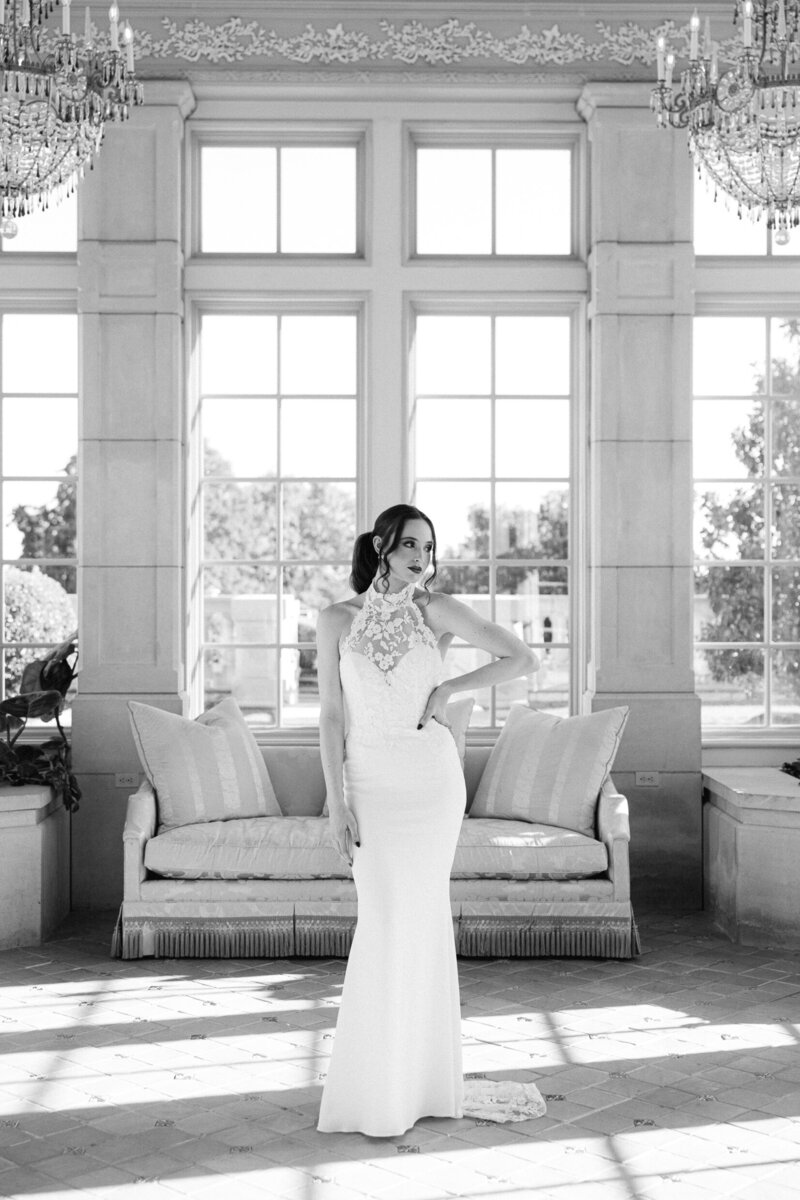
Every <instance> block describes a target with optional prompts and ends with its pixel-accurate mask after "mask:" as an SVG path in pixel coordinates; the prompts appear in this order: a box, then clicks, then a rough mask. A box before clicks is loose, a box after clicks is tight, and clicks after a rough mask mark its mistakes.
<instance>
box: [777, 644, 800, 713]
mask: <svg viewBox="0 0 800 1200" xmlns="http://www.w3.org/2000/svg"><path fill="white" fill-rule="evenodd" d="M771 657H772V724H773V725H800V650H775V651H773V654H772V656H771Z"/></svg>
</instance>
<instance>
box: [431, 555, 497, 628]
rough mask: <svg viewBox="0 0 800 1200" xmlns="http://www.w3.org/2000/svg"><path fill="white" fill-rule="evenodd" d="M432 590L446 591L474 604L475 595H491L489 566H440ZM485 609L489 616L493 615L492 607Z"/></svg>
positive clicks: (449, 594)
mask: <svg viewBox="0 0 800 1200" xmlns="http://www.w3.org/2000/svg"><path fill="white" fill-rule="evenodd" d="M431 591H433V592H444V593H445V594H446V595H448V596H455V597H456V598H457V599H459V600H464V601H465V603H467V604H472V603H473V601H474V597H475V596H488V595H489V568H488V567H454V566H450V565H448V566H440V567H439V569H438V571H437V572H436V578H435V579H434V581H433V583H432V584H431ZM484 611H485V613H486V616H487V617H491V607H489V608H486V609H485V610H484Z"/></svg>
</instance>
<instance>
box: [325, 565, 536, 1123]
mask: <svg viewBox="0 0 800 1200" xmlns="http://www.w3.org/2000/svg"><path fill="white" fill-rule="evenodd" d="M414 591H415V585H414V584H413V583H412V584H410V585H409V586H408V587H407V588H404V589H403V590H402V591H401V592H397V593H393V594H389V595H384V594H382V593H378V592H376V591H375V589H374V587H371V588H370V589H369V591H368V592H367V594H366V597H365V601H364V606H363V608H362V609H361V610H360V611H359V613H358V614H357V616H356V617H355V619H354V621H353V623H352V626H351V628H350V630H349V632H348V634H347V635H346V636H345V637H344V638H343V639H342V642H341V644H340V675H341V681H342V690H343V694H344V703H345V717H346V741H345V762H344V785H345V800H346V802H347V804H348V805H349V806H350V808H351V809H352V810H353V812H354V813H355V816H356V820H357V822H358V831H359V840H360V842H361V845H360V847H355V848H354V851H353V876H354V879H355V883H356V890H357V893H358V924H357V927H356V933H355V936H354V939H353V944H352V947H351V950H350V956H349V959H348V963H347V971H346V974H345V981H344V988H343V991H342V999H341V1006H340V1010H339V1018H338V1023H337V1026H336V1036H335V1040H334V1048H333V1055H332V1058H331V1061H330V1064H329V1067H328V1073H327V1078H326V1082H325V1087H324V1091H323V1096H322V1105H321V1108H320V1114H319V1123H318V1129H320V1130H321V1131H323V1132H330V1133H333V1132H341V1131H360V1132H361V1133H366V1134H370V1135H372V1136H375V1137H390V1136H393V1135H396V1134H401V1133H404V1132H405V1131H406V1130H407V1129H409V1128H410V1127H411V1126H412V1125H413V1124H414V1123H415V1121H417V1120H418V1119H419V1118H420V1117H426V1116H432V1117H460V1116H462V1115H463V1114H464V1112H465V1111H470V1110H467V1108H466V1106H465V1101H464V1083H463V1075H462V1066H461V1013H460V1002H459V991H458V967H457V962H456V952H455V938H454V935H453V921H452V916H451V911H450V895H449V884H450V869H451V867H452V864H453V856H454V854H455V849H456V843H457V841H458V834H459V830H460V828H461V822H462V819H463V817H464V808H465V804H466V795H465V785H464V776H463V772H462V770H461V764H460V762H459V757H458V752H457V750H456V745H455V742H454V740H453V738H452V735H451V734H450V731H449V730H448V729H447V728H446V727H445V726H444V725H441V724H439V723H438V722H437V721H434V720H430V721H428V722H427V724H426V725H425V726H424V727H423V728H422V729H418V728H417V726H418V724H419V721H420V718H421V716H422V713H423V711H424V709H425V705H426V703H427V700H428V697H429V696H430V693H431V691H432V690H433V688H434V687H436V685H437V684H438V683H439V682H440V680H441V674H442V659H441V655H440V653H439V650H438V647H437V644H436V639H435V637H434V635H433V633H432V631H431V630H430V629H429V628H428V626H427V625H426V624H425V621H424V619H423V616H422V611H421V609H420V606H419V605H418V604H417V602H416V601H415V599H414ZM469 1086H470V1090H471V1096H470V1100H471V1101H472V1102H473V1104H474V1108H473V1110H471V1111H472V1112H473V1115H480V1116H489V1119H495V1120H509V1119H514V1120H520V1119H525V1117H530V1116H536V1115H540V1113H541V1112H543V1111H544V1103H543V1101H542V1099H541V1097H540V1096H539V1093H538V1092H537V1091H536V1089H535V1088H533V1092H534V1093H535V1095H534V1096H531V1093H530V1087H531V1085H527V1088H528V1090H527V1092H526V1093H525V1095H526V1096H527V1101H528V1102H527V1105H526V1103H524V1102H521V1100H520V1094H519V1087H520V1085H511V1086H512V1091H513V1092H514V1094H513V1097H511V1098H509V1095H508V1085H505V1087H504V1088H502V1089H501V1090H500V1091H499V1092H498V1091H497V1089H498V1088H500V1085H499V1084H492V1083H491V1082H490V1081H481V1080H476V1081H474V1083H473V1082H472V1081H470V1085H469ZM515 1089H516V1090H515ZM524 1090H525V1089H523V1091H524ZM472 1093H474V1094H472ZM524 1100H525V1097H524V1096H523V1101H524ZM487 1106H488V1107H487ZM501 1109H502V1110H503V1112H501ZM490 1113H491V1114H492V1115H491V1116H490V1115H489V1114H490ZM503 1113H504V1114H505V1115H503ZM514 1114H515V1115H514Z"/></svg>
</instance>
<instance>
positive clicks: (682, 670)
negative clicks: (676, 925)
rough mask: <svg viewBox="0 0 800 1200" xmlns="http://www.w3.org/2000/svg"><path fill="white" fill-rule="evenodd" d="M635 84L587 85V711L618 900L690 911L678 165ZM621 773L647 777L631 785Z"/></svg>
mask: <svg viewBox="0 0 800 1200" xmlns="http://www.w3.org/2000/svg"><path fill="white" fill-rule="evenodd" d="M647 100H648V89H647V88H646V87H643V86H642V85H639V84H636V85H625V84H590V85H587V87H586V88H585V89H584V93H583V96H582V98H581V102H580V106H579V107H580V111H581V114H582V116H583V117H584V119H585V120H586V121H587V124H588V128H589V140H590V153H591V178H592V194H591V214H592V223H591V233H590V243H589V244H590V253H589V267H590V272H591V286H592V292H591V304H590V310H589V311H590V340H591V363H592V374H591V403H590V410H591V424H590V453H589V462H590V538H589V542H590V576H591V630H592V633H591V639H590V646H591V653H590V672H589V683H590V689H589V690H590V700H591V706H592V708H594V709H600V708H608V707H611V706H613V705H617V704H627V705H629V706H630V709H631V715H630V719H629V723H628V727H627V731H626V734H625V739H624V742H623V746H622V748H621V750H620V754H619V756H618V758H617V763H616V766H615V771H614V778H615V780H616V782H617V784H618V786H619V787H620V790H621V791H623V792H625V794H626V795H627V796H628V797H629V800H630V803H631V826H632V845H631V868H632V877H633V888H634V897H635V898H638V899H639V900H640V902H642V901H643V902H659V901H664V902H668V903H670V904H672V905H674V904H675V903H679V904H681V903H682V904H686V905H687V906H688V907H700V906H701V903H702V899H701V897H702V892H701V872H702V864H701V851H700V847H701V831H700V804H701V785H700V704H699V700H698V698H697V697H696V696H695V694H694V676H693V664H692V573H691V563H692V512H691V503H692V467H691V320H692V313H693V305H694V298H693V290H692V277H693V265H694V259H693V250H692V245H691V194H692V193H691V163H690V161H689V158H688V155H687V152H686V139H685V136H683V135H681V134H677V133H670V132H668V131H664V130H659V129H657V128H656V125H655V121H654V119H653V117H652V114H651V113H650V112H649V111H648V105H647ZM637 772H648V773H652V772H655V773H657V776H658V785H657V786H655V787H644V786H639V785H637V783H636V773H637Z"/></svg>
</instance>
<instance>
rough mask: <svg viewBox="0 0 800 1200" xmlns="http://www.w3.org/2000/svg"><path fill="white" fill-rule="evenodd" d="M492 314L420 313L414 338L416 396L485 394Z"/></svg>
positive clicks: (488, 378) (490, 376) (488, 372)
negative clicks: (472, 315) (423, 314)
mask: <svg viewBox="0 0 800 1200" xmlns="http://www.w3.org/2000/svg"><path fill="white" fill-rule="evenodd" d="M491 335H492V319H491V317H453V316H420V317H418V318H417V328H416V338H415V346H414V351H415V362H414V367H415V383H416V391H417V394H418V395H427V396H438V395H442V396H475V395H479V396H481V395H488V394H489V393H490V391H491V383H492V375H491V361H492V357H491V356H492V344H491Z"/></svg>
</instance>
